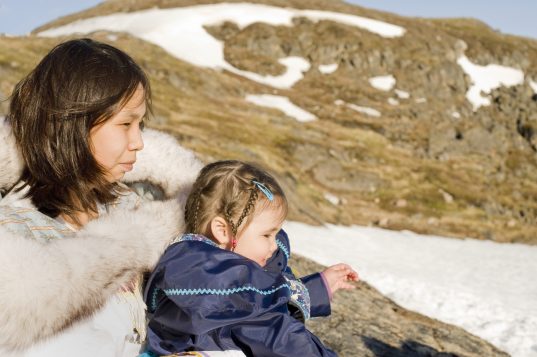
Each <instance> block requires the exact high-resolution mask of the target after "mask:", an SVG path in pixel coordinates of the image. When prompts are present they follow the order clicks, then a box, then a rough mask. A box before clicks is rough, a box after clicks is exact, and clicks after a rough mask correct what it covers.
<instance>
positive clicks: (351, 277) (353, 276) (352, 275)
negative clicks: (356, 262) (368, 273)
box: [347, 271, 360, 281]
mask: <svg viewBox="0 0 537 357" xmlns="http://www.w3.org/2000/svg"><path fill="white" fill-rule="evenodd" d="M347 280H350V281H358V280H360V277H359V276H358V273H357V272H355V271H352V272H350V273H349V274H347Z"/></svg>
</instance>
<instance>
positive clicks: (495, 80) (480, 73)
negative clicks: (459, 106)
mask: <svg viewBox="0 0 537 357" xmlns="http://www.w3.org/2000/svg"><path fill="white" fill-rule="evenodd" d="M457 63H458V64H459V65H460V66H461V67H462V69H463V71H464V72H465V73H466V74H467V75H468V76H470V79H471V80H472V86H471V87H470V89H468V92H466V98H467V99H468V101H469V102H470V103H472V105H473V107H474V111H476V110H477V109H479V107H481V106H487V105H490V98H488V97H484V96H482V95H481V92H483V93H485V94H489V93H490V92H491V91H492V90H493V89H496V88H498V87H500V86H502V85H503V86H507V87H510V86H515V85H519V84H522V83H523V82H524V72H522V71H521V70H519V69H516V68H512V67H506V66H500V65H497V64H489V65H486V66H480V65H477V64H474V63H472V62H470V60H469V59H468V58H467V57H466V56H461V57H459V59H458V60H457Z"/></svg>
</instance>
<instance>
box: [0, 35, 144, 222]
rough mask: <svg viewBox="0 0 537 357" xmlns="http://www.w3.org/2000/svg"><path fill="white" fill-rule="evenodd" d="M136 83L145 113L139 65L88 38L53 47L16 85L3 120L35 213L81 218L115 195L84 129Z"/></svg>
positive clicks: (108, 113)
mask: <svg viewBox="0 0 537 357" xmlns="http://www.w3.org/2000/svg"><path fill="white" fill-rule="evenodd" d="M139 85H141V86H142V87H143V89H144V96H145V98H144V99H145V102H146V105H147V108H148V112H150V111H151V89H150V86H149V80H148V78H147V76H146V75H145V73H144V71H143V70H142V69H141V68H140V67H139V66H138V65H137V64H136V63H135V62H134V60H133V59H132V58H131V57H130V56H128V55H127V54H126V53H124V52H122V51H121V50H119V49H117V48H114V47H112V46H110V45H107V44H104V43H100V42H97V41H94V40H91V39H76V40H70V41H67V42H64V43H61V44H59V45H57V46H56V47H55V48H53V49H52V50H51V51H50V52H49V53H48V54H47V55H46V56H45V57H44V58H43V59H42V60H41V62H39V64H38V65H37V66H36V67H35V69H34V70H33V71H32V72H31V73H30V74H28V75H27V76H26V78H24V79H23V80H21V81H20V82H19V83H18V84H17V85H16V87H15V89H14V91H13V94H12V95H11V102H10V107H9V113H8V115H7V117H6V119H7V121H8V122H9V123H10V124H11V127H12V130H13V134H14V136H15V139H16V141H17V145H18V147H19V150H20V152H21V154H22V157H23V159H24V163H25V167H24V169H23V172H22V175H21V177H20V180H19V184H18V185H17V189H18V190H21V189H22V188H24V187H26V186H27V187H28V188H29V191H28V194H27V197H30V198H31V200H32V202H33V204H34V205H35V206H36V207H37V208H38V209H39V211H41V212H43V213H44V214H46V215H49V216H51V217H56V216H58V215H60V214H64V215H66V216H68V217H70V218H71V219H72V220H73V221H75V222H76V223H80V222H79V221H78V220H77V218H76V214H77V212H80V211H85V212H91V211H93V212H96V209H97V208H96V204H97V203H102V204H106V203H110V202H112V201H114V200H115V199H116V198H117V195H118V194H120V193H121V189H120V188H119V186H118V185H117V184H115V183H110V182H108V181H107V180H106V179H105V169H104V168H103V167H102V166H101V165H99V164H98V163H97V161H96V160H95V158H94V156H93V154H92V151H91V145H90V130H91V129H92V128H93V127H95V126H96V125H99V124H101V123H104V122H105V121H106V120H108V119H110V118H111V117H112V116H114V115H115V114H116V113H117V112H119V111H120V110H121V109H122V107H123V106H124V105H125V104H126V103H127V102H128V101H129V99H130V98H131V97H132V95H133V94H134V92H135V91H136V89H137V88H138V86H139Z"/></svg>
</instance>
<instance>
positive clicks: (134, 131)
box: [90, 85, 146, 182]
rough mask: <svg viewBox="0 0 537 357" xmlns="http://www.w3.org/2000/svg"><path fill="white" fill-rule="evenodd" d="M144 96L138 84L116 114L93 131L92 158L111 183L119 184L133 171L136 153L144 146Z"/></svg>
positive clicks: (91, 137) (91, 138)
mask: <svg viewBox="0 0 537 357" xmlns="http://www.w3.org/2000/svg"><path fill="white" fill-rule="evenodd" d="M144 94H145V93H144V89H143V87H142V86H141V85H138V88H137V89H136V91H135V92H134V94H133V96H132V97H131V98H130V99H129V101H128V102H127V103H126V104H125V106H124V107H123V108H122V109H121V110H120V111H119V112H118V113H117V114H116V115H114V116H113V117H112V118H110V119H109V120H107V121H106V122H104V123H102V124H100V125H97V126H95V127H94V128H92V129H91V131H90V144H91V148H92V152H93V156H94V157H95V160H97V162H98V163H99V165H101V166H102V167H104V168H105V170H106V179H107V180H108V181H109V182H116V181H118V180H120V179H121V178H122V177H123V176H124V175H125V173H126V172H128V171H131V170H132V169H133V165H134V163H135V162H136V152H137V151H139V150H142V149H143V147H144V143H143V141H142V135H141V128H140V124H141V122H142V119H143V117H144V115H145V111H146V105H145V98H144Z"/></svg>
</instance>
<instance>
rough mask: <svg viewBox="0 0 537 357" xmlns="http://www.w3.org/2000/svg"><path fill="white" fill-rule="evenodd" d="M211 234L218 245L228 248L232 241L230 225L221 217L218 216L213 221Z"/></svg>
mask: <svg viewBox="0 0 537 357" xmlns="http://www.w3.org/2000/svg"><path fill="white" fill-rule="evenodd" d="M211 234H212V236H213V238H214V239H215V240H216V241H217V242H218V243H220V244H221V245H225V246H226V247H227V246H228V245H229V243H230V241H231V230H230V227H229V223H228V222H227V221H226V220H225V219H224V218H222V217H220V216H216V217H214V218H213V219H212V220H211Z"/></svg>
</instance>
